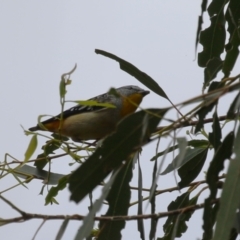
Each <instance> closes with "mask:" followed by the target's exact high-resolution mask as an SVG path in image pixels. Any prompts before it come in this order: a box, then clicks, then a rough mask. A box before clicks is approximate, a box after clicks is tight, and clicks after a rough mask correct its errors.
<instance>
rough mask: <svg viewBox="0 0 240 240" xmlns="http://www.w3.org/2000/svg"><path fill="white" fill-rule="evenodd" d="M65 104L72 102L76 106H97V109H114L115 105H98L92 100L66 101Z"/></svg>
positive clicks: (98, 103)
mask: <svg viewBox="0 0 240 240" xmlns="http://www.w3.org/2000/svg"><path fill="white" fill-rule="evenodd" d="M67 102H74V103H77V104H80V105H82V106H97V107H106V108H116V106H115V105H113V104H111V103H100V102H97V101H94V100H87V101H82V100H79V101H67Z"/></svg>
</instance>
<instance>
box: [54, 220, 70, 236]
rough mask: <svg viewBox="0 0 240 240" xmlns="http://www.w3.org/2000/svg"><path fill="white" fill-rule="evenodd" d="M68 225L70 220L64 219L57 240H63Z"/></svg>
mask: <svg viewBox="0 0 240 240" xmlns="http://www.w3.org/2000/svg"><path fill="white" fill-rule="evenodd" d="M68 223H69V219H68V218H66V219H64V221H63V223H62V225H61V227H60V228H59V230H58V233H57V236H56V238H55V240H61V239H62V236H63V234H64V233H65V231H66V229H67V226H68Z"/></svg>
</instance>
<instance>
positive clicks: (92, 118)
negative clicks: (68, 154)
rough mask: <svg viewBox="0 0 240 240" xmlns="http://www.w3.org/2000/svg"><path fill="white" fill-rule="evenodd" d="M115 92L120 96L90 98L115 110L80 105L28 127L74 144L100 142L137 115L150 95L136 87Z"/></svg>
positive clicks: (30, 129) (126, 87)
mask: <svg viewBox="0 0 240 240" xmlns="http://www.w3.org/2000/svg"><path fill="white" fill-rule="evenodd" d="M115 90H116V93H117V95H116V94H113V93H111V92H106V93H104V94H101V95H99V96H96V97H94V98H91V99H89V100H93V101H96V102H97V103H110V104H112V105H113V106H114V107H113V108H109V107H103V106H86V105H81V104H78V105H76V106H74V107H71V108H69V109H68V110H65V111H63V112H62V113H60V114H58V115H57V116H55V117H52V118H50V119H47V120H45V121H43V122H41V123H40V124H37V125H36V126H35V127H31V128H29V131H32V132H34V131H38V130H42V131H49V132H53V133H57V134H59V135H61V136H65V137H70V138H71V139H72V140H73V141H75V142H81V141H84V140H100V139H102V138H104V137H106V136H107V135H109V134H110V133H112V132H113V131H114V130H115V129H116V126H117V124H118V122H119V121H120V120H121V119H123V118H124V117H126V116H127V115H129V114H131V113H134V112H135V111H136V110H137V108H138V106H139V105H140V103H141V102H142V100H143V98H144V97H145V96H146V95H148V94H149V93H150V91H147V90H144V89H141V88H140V87H138V86H134V85H128V86H123V87H120V88H116V89H115Z"/></svg>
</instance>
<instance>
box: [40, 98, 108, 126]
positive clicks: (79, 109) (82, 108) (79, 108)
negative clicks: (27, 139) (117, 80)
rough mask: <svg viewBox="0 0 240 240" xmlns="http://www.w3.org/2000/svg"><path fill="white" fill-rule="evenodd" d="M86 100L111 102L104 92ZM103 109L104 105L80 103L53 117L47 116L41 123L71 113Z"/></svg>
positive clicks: (66, 116) (68, 115) (71, 114)
mask: <svg viewBox="0 0 240 240" xmlns="http://www.w3.org/2000/svg"><path fill="white" fill-rule="evenodd" d="M88 101H95V102H97V103H100V104H101V103H110V104H111V100H110V99H109V95H106V94H102V95H99V96H97V97H94V98H91V99H89V100H88ZM103 109H107V107H104V106H97V105H96V106H94V105H92V106H86V105H81V104H78V105H76V106H74V107H71V108H69V109H67V110H65V111H63V112H62V114H61V113H60V114H58V115H57V116H55V117H52V118H49V119H47V120H45V121H43V122H42V124H47V123H50V122H52V121H56V120H59V119H61V117H62V119H66V118H68V117H70V116H73V115H76V114H81V113H87V112H95V111H100V110H103Z"/></svg>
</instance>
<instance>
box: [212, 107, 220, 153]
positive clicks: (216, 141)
mask: <svg viewBox="0 0 240 240" xmlns="http://www.w3.org/2000/svg"><path fill="white" fill-rule="evenodd" d="M212 130H213V131H212V132H211V133H209V141H210V143H211V144H212V145H213V147H214V149H215V151H217V149H218V147H219V146H220V145H221V138H222V130H221V126H220V123H219V119H218V115H217V112H216V111H215V112H214V114H213V124H212Z"/></svg>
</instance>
